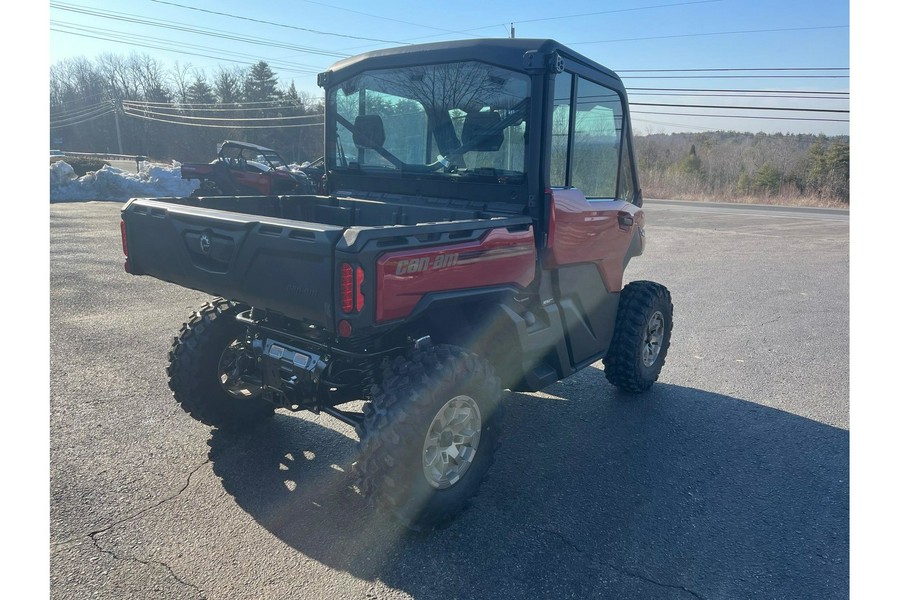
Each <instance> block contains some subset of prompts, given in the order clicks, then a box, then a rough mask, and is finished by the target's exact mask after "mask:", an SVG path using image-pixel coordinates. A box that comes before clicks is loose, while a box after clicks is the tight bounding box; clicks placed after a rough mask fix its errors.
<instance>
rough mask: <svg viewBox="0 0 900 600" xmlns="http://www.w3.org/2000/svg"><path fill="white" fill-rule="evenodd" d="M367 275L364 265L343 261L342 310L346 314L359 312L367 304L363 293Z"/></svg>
mask: <svg viewBox="0 0 900 600" xmlns="http://www.w3.org/2000/svg"><path fill="white" fill-rule="evenodd" d="M365 277H366V274H365V272H364V271H363V269H362V267H360V266H356V267H354V265H351V264H350V263H341V310H342V311H343V312H344V313H345V314H352V313H358V312H359V311H361V310H362V309H363V307H364V306H365V305H366V297H365V296H363V293H362V284H363V280H365Z"/></svg>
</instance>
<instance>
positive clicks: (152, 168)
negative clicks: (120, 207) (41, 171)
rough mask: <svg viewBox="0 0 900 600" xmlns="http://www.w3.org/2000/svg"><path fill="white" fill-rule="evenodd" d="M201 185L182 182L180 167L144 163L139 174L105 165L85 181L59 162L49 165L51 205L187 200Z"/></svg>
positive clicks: (63, 163) (174, 164)
mask: <svg viewBox="0 0 900 600" xmlns="http://www.w3.org/2000/svg"><path fill="white" fill-rule="evenodd" d="M198 185H199V182H197V181H194V180H187V179H182V178H181V164H180V163H177V162H174V161H173V163H172V165H171V166H170V165H162V164H157V163H149V162H142V163H141V169H140V171H139V172H137V173H132V172H130V171H125V170H123V169H117V168H115V167H111V166H109V165H105V166H104V167H103V168H102V169H100V170H99V171H92V172H90V173H88V174H87V175H85V176H84V177H78V176H76V175H75V171H74V170H73V169H72V167H71V165H69V164H68V163H66V162H65V161H61V160H58V161H56V162H54V163H52V164H51V165H50V201H51V202H65V201H72V200H121V201H123V202H124V201H125V200H128V199H129V198H135V197H141V198H159V197H165V196H188V195H190V193H191V192H192V191H194V190H195V189H196V188H197V186H198Z"/></svg>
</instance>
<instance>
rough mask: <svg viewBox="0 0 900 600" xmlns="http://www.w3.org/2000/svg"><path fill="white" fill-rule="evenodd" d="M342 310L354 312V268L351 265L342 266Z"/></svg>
mask: <svg viewBox="0 0 900 600" xmlns="http://www.w3.org/2000/svg"><path fill="white" fill-rule="evenodd" d="M341 310H342V311H344V312H345V313H352V312H353V267H352V266H351V265H350V264H349V263H342V264H341Z"/></svg>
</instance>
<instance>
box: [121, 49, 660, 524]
mask: <svg viewBox="0 0 900 600" xmlns="http://www.w3.org/2000/svg"><path fill="white" fill-rule="evenodd" d="M318 81H319V85H320V86H322V87H323V88H324V89H325V96H326V103H327V104H326V112H325V173H326V182H325V185H326V186H327V187H326V193H324V194H311V193H310V194H296V193H292V194H283V195H271V194H269V195H256V196H221V195H220V196H203V197H191V198H157V199H138V198H136V199H132V200H131V201H129V202H128V204H127V205H126V206H125V207H124V208H123V210H122V242H123V248H124V250H125V254H126V257H127V258H126V262H125V269H126V270H127V271H128V272H129V273H132V274H134V275H149V276H153V277H156V278H159V279H162V280H164V281H169V282H173V283H176V284H179V285H182V286H186V287H189V288H193V289H197V290H201V291H204V292H207V293H210V294H213V295H215V296H217V299H215V300H213V301H211V302H209V303H207V304H205V305H204V306H203V307H202V308H200V310H199V311H198V312H196V313H194V314H193V316H191V318H190V320H189V321H188V322H187V323H185V324H184V326H183V327H182V329H181V331H180V332H179V333H178V336H177V337H176V339H175V341H174V344H173V345H172V349H171V352H170V354H169V367H168V376H169V385H170V387H171V389H172V390H173V392H174V396H175V399H176V400H177V401H178V402H179V403H180V405H181V406H182V407H183V408H184V410H185V411H187V412H188V413H189V414H190V415H191V416H193V417H194V418H196V419H199V420H200V421H202V422H204V423H207V424H209V425H212V426H215V427H219V428H230V429H241V428H250V427H251V426H252V425H254V424H256V423H258V422H259V421H261V420H263V419H266V418H267V417H270V416H271V415H272V414H273V412H274V411H275V410H276V409H278V408H284V409H288V410H293V411H297V410H310V411H312V412H315V413H326V414H329V415H332V416H334V417H336V418H337V419H340V420H341V421H343V422H345V423H348V424H351V425H352V426H354V427H355V429H356V431H357V433H358V435H359V437H360V442H359V456H358V459H357V461H356V463H355V470H356V473H357V475H358V478H359V488H360V490H361V491H362V493H363V494H364V495H366V496H367V497H370V498H372V499H373V500H374V502H375V504H376V505H377V506H378V507H380V508H383V509H385V510H387V511H389V512H391V513H392V514H393V515H395V516H396V517H397V518H399V519H400V520H401V521H402V522H403V523H405V524H406V525H407V526H409V527H412V528H415V529H431V528H434V527H437V526H441V525H443V524H445V523H447V522H449V520H450V519H452V518H453V517H454V516H455V515H457V514H458V513H459V512H460V511H461V510H462V509H463V508H464V507H465V505H466V503H467V501H468V499H469V498H470V497H471V496H472V495H473V494H474V493H475V492H476V491H477V489H478V487H479V485H480V484H481V481H482V479H483V478H484V477H485V474H486V472H487V470H488V468H489V467H490V465H491V463H492V462H493V460H494V452H495V450H496V449H497V447H498V442H499V436H500V424H501V420H502V413H503V406H502V403H501V390H502V389H504V388H508V389H512V390H524V391H536V390H540V389H542V388H544V387H546V386H548V385H550V384H551V383H553V382H555V381H557V380H560V379H563V378H565V377H568V376H570V375H572V374H573V373H575V372H576V371H578V370H579V369H582V368H584V367H587V366H588V365H591V364H592V363H594V362H596V361H598V360H602V361H603V364H604V371H605V375H606V378H607V379H608V380H609V381H610V382H611V383H612V384H613V385H615V386H617V387H619V388H621V389H623V390H626V391H628V392H642V391H645V390H647V389H648V388H649V387H650V386H651V385H652V384H653V383H654V381H656V379H657V377H658V376H659V373H660V369H661V368H662V366H663V363H664V361H665V358H666V352H667V350H668V347H669V338H670V335H671V330H672V302H671V298H670V295H669V292H668V291H667V290H666V288H665V287H663V286H662V285H660V284H658V283H653V282H650V281H634V282H631V283H629V284H628V285H624V286H623V274H624V270H625V268H626V266H627V265H628V262H629V261H630V260H631V258H633V257H635V256H638V255H640V254H641V253H642V252H643V249H644V243H645V240H644V227H643V226H644V213H643V211H642V209H641V205H642V199H641V193H640V186H639V184H638V177H637V172H636V169H635V160H634V151H633V145H632V132H631V123H630V118H629V112H628V102H627V99H626V94H625V89H624V87H623V85H622V82H621V81H620V79H619V78H618V77H617V76H616V74H615V73H613V72H612V71H610V70H608V69H606V68H604V67H602V66H600V65H599V64H597V63H595V62H593V61H591V60H589V59H587V58H585V57H584V56H582V55H580V54H578V53H576V52H574V51H572V50H570V49H568V48H566V47H564V46H562V45H561V44H559V43H557V42H555V41H552V40H528V39H510V40H466V41H461V42H448V43H438V44H427V45H421V46H406V47H403V48H398V49H393V50H379V51H375V52H370V53H368V54H364V55H361V56H357V57H354V58H349V59H346V60H343V61H340V62H338V63H337V64H335V65H334V66H333V67H332V68H331V69H330V70H328V71H326V72H324V73H322V74H320V75H319V79H318ZM359 400H362V401H363V409H362V412H353V411H351V410H349V409H348V407H347V406H345V405H347V404H348V403H350V402H353V401H359Z"/></svg>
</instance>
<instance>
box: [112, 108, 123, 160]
mask: <svg viewBox="0 0 900 600" xmlns="http://www.w3.org/2000/svg"><path fill="white" fill-rule="evenodd" d="M115 106H116V110H114V111H113V115H115V117H116V139H117V140H118V142H119V154H125V152H124V151H123V150H122V132H121V130H120V129H119V108H121V106H122V105H121V104H120V103H119V102H116V103H115Z"/></svg>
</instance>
